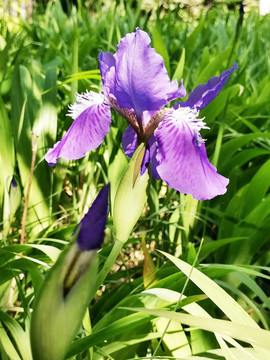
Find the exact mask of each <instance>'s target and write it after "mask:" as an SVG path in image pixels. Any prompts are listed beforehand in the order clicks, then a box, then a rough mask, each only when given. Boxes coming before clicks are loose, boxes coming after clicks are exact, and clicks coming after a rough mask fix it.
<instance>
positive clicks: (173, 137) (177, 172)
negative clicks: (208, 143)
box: [155, 111, 229, 200]
mask: <svg viewBox="0 0 270 360" xmlns="http://www.w3.org/2000/svg"><path fill="white" fill-rule="evenodd" d="M197 136H198V134H197V135H196V134H194V131H193V129H192V126H190V124H189V123H188V122H186V121H185V120H184V119H183V118H181V117H179V116H176V114H175V111H173V112H172V113H169V114H166V115H165V116H164V120H163V121H162V122H161V123H160V124H159V127H158V129H157V130H156V131H155V137H156V140H157V144H158V153H157V160H158V162H159V165H158V166H157V171H158V173H159V175H160V177H161V179H162V180H164V181H165V182H166V183H167V184H168V185H169V187H171V188H173V189H176V190H178V191H179V192H181V193H184V194H191V195H192V196H193V197H194V198H195V199H197V200H206V199H211V198H213V197H215V196H217V195H222V194H224V193H225V192H226V186H227V185H228V183H229V180H228V179H226V178H225V177H223V176H221V175H219V174H218V173H217V170H216V168H215V167H214V166H213V165H212V164H211V163H210V162H209V160H208V158H207V154H206V150H205V145H204V143H203V141H202V140H201V141H199V140H200V139H198V138H197Z"/></svg>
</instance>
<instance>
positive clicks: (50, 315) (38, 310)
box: [31, 243, 98, 360]
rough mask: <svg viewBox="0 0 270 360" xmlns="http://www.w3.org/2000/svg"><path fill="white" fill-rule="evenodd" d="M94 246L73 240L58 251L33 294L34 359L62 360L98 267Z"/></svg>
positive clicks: (32, 339) (78, 322)
mask: <svg viewBox="0 0 270 360" xmlns="http://www.w3.org/2000/svg"><path fill="white" fill-rule="evenodd" d="M95 255H96V250H88V251H85V250H84V251H82V250H80V249H79V247H78V245H77V243H74V244H73V245H71V246H70V247H68V248H67V249H66V250H64V251H63V253H62V254H61V255H60V257H59V259H58V260H57V262H56V263H55V265H54V266H53V268H52V269H51V270H50V271H49V273H48V275H47V277H46V279H45V281H44V283H43V286H42V287H41V289H40V292H39V294H38V296H37V298H36V301H35V304H34V309H33V315H32V320H31V347H32V354H33V359H34V360H62V359H64V358H65V355H66V353H67V352H68V349H69V347H70V345H71V343H72V341H73V339H74V338H75V336H76V334H77V332H78V329H79V327H80V325H81V322H82V318H83V316H84V314H85V311H86V308H87V306H88V305H89V302H90V300H91V296H92V295H91V294H92V293H93V291H92V287H94V285H95V279H96V276H97V271H98V257H96V256H95Z"/></svg>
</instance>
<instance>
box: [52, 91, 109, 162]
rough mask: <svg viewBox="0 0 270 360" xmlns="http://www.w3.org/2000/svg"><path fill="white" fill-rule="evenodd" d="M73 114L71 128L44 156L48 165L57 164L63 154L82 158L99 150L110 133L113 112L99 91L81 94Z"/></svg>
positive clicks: (71, 111)
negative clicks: (91, 151)
mask: <svg viewBox="0 0 270 360" xmlns="http://www.w3.org/2000/svg"><path fill="white" fill-rule="evenodd" d="M70 116H71V117H73V118H74V121H73V123H72V125H71V127H70V128H69V129H68V131H67V132H66V134H65V135H64V136H63V138H62V140H61V141H59V142H57V143H56V144H55V145H54V147H53V148H52V149H49V151H48V152H47V154H46V156H45V160H46V161H47V162H48V163H49V165H55V164H56V163H57V160H58V158H60V157H61V158H64V159H68V160H75V159H79V158H82V157H83V156H84V155H85V154H86V153H87V152H88V151H90V150H94V149H96V148H97V147H98V146H99V145H100V144H101V143H102V141H103V139H104V137H105V136H106V135H107V133H108V132H109V129H110V124H111V112H110V108H109V106H108V105H106V104H105V103H104V102H103V97H102V96H101V95H100V94H97V93H94V92H88V93H86V94H82V95H78V96H77V103H75V104H74V105H72V106H71V108H70Z"/></svg>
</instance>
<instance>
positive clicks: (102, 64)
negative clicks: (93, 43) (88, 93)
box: [98, 51, 115, 98]
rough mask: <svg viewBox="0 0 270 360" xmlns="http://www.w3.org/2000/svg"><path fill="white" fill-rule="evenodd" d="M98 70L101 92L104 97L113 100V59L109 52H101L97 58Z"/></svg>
mask: <svg viewBox="0 0 270 360" xmlns="http://www.w3.org/2000/svg"><path fill="white" fill-rule="evenodd" d="M98 59H99V69H100V74H101V79H102V83H103V87H102V91H103V93H104V94H105V95H106V96H110V97H112V98H115V96H114V93H115V58H114V55H113V54H112V53H110V52H105V53H104V52H103V51H101V52H100V54H99V56H98Z"/></svg>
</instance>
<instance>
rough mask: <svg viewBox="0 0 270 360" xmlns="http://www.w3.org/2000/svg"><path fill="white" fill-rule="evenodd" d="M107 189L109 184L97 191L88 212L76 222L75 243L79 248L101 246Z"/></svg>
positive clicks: (93, 248) (106, 208)
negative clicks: (76, 233) (77, 230)
mask: <svg viewBox="0 0 270 360" xmlns="http://www.w3.org/2000/svg"><path fill="white" fill-rule="evenodd" d="M109 191H110V184H108V185H106V186H105V187H104V188H103V189H102V190H101V191H100V192H99V194H98V195H97V197H96V199H95V201H94V202H93V204H92V206H91V208H90V209H89V211H88V213H87V214H86V215H85V216H84V218H83V219H82V220H81V222H80V223H79V224H78V227H79V234H78V237H77V244H78V247H79V249H80V250H97V249H99V248H100V247H101V244H102V241H103V238H104V230H105V227H106V222H107V217H108V197H109ZM76 229H77V228H76ZM76 229H75V232H76Z"/></svg>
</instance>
